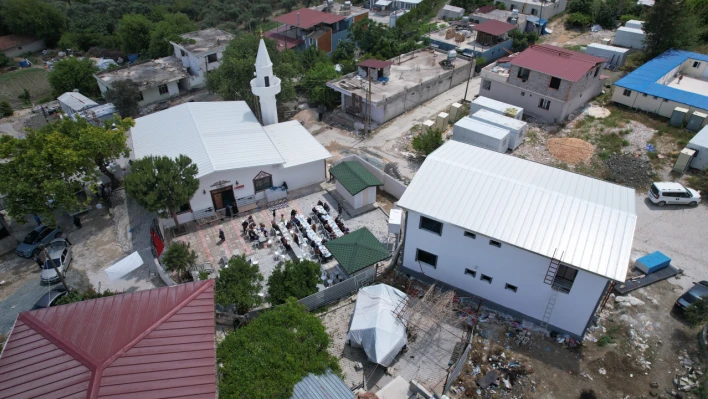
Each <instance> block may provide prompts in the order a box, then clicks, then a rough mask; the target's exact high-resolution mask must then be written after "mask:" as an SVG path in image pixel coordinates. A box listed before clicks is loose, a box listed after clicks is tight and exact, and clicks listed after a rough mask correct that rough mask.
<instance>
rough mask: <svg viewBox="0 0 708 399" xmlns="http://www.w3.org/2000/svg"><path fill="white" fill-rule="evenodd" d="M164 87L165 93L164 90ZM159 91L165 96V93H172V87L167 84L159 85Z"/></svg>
mask: <svg viewBox="0 0 708 399" xmlns="http://www.w3.org/2000/svg"><path fill="white" fill-rule="evenodd" d="M163 89H164V93H163V92H162V90H163ZM157 92H158V93H160V95H161V96H164V95H165V94H170V88H169V87H167V84H163V85H159V86H157Z"/></svg>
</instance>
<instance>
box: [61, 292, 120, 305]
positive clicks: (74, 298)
mask: <svg viewBox="0 0 708 399" xmlns="http://www.w3.org/2000/svg"><path fill="white" fill-rule="evenodd" d="M116 294H120V292H117V291H111V290H105V291H103V292H97V291H96V290H94V289H93V288H89V289H87V290H86V291H78V290H71V291H69V293H68V294H66V295H64V296H63V297H61V298H59V299H57V301H56V302H55V303H54V305H55V306H56V305H67V304H69V303H75V302H82V301H88V300H91V299H98V298H104V297H107V296H113V295H116Z"/></svg>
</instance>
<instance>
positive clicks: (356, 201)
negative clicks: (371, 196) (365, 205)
mask: <svg viewBox="0 0 708 399" xmlns="http://www.w3.org/2000/svg"><path fill="white" fill-rule="evenodd" d="M334 186H335V188H336V189H337V193H338V194H339V195H341V196H342V198H344V201H346V202H347V203H348V204H349V205H351V206H352V208H354V209H359V208H361V195H362V194H361V193H356V194H355V195H351V194H349V191H347V189H346V188H344V186H343V185H342V183H340V182H339V180H336V179H335V181H334Z"/></svg>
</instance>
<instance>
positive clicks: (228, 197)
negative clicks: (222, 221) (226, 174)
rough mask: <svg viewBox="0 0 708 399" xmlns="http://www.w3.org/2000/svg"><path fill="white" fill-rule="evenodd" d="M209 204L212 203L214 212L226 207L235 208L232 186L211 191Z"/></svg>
mask: <svg viewBox="0 0 708 399" xmlns="http://www.w3.org/2000/svg"><path fill="white" fill-rule="evenodd" d="M211 202H212V203H214V210H215V211H217V210H219V209H224V208H226V207H227V206H233V207H235V206H236V197H234V190H233V186H228V187H224V188H219V189H216V190H212V191H211Z"/></svg>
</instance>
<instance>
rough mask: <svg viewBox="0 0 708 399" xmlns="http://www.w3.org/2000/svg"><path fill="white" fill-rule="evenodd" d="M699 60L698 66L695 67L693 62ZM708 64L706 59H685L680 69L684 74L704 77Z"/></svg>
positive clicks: (697, 77) (698, 77)
mask: <svg viewBox="0 0 708 399" xmlns="http://www.w3.org/2000/svg"><path fill="white" fill-rule="evenodd" d="M694 62H698V63H699V64H698V68H694V67H693V63H694ZM706 66H708V62H706V61H700V60H694V59H691V58H689V59H687V60H686V61H684V63H683V64H682V65H681V68H680V71H681V73H682V74H684V75H686V76H689V77H692V78H696V79H700V78H702V77H703V74H704V73H705V70H706Z"/></svg>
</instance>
